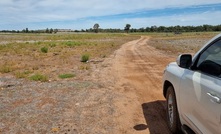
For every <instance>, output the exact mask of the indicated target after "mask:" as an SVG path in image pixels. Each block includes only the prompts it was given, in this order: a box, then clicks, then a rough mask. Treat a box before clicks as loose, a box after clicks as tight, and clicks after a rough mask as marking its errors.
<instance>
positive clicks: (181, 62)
mask: <svg viewBox="0 0 221 134" xmlns="http://www.w3.org/2000/svg"><path fill="white" fill-rule="evenodd" d="M176 63H177V65H178V66H179V67H182V68H189V67H190V66H191V64H192V55H191V54H181V55H179V56H178V58H177V60H176Z"/></svg>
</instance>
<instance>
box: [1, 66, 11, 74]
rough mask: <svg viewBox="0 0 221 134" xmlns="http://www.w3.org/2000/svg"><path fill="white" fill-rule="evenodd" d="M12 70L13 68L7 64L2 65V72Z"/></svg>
mask: <svg viewBox="0 0 221 134" xmlns="http://www.w3.org/2000/svg"><path fill="white" fill-rule="evenodd" d="M11 71H12V68H11V67H9V66H6V65H3V66H2V67H0V72H1V73H9V72H11Z"/></svg>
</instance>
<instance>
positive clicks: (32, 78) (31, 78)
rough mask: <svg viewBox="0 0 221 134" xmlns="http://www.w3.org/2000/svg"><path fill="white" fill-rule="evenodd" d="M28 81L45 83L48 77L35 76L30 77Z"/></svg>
mask: <svg viewBox="0 0 221 134" xmlns="http://www.w3.org/2000/svg"><path fill="white" fill-rule="evenodd" d="M30 80H33V81H41V82H46V81H48V77H47V76H45V75H42V74H35V75H32V76H31V77H30Z"/></svg>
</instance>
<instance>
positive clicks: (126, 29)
mask: <svg viewBox="0 0 221 134" xmlns="http://www.w3.org/2000/svg"><path fill="white" fill-rule="evenodd" d="M130 27H131V25H130V24H126V26H125V28H124V31H126V32H127V33H128V32H129V30H130Z"/></svg>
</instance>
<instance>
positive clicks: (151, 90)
mask: <svg viewBox="0 0 221 134" xmlns="http://www.w3.org/2000/svg"><path fill="white" fill-rule="evenodd" d="M148 39H149V37H141V38H140V39H139V40H135V41H131V42H128V43H126V44H124V45H123V46H122V47H121V48H120V49H119V50H117V51H116V52H115V54H114V56H113V57H111V59H110V60H109V62H108V63H109V64H112V65H111V66H110V67H109V68H108V69H106V70H105V74H106V79H105V81H106V82H108V80H107V79H108V78H110V79H111V80H109V82H110V81H113V80H114V82H112V83H111V84H114V86H113V88H114V89H113V90H114V91H116V92H119V93H120V94H121V95H122V96H121V97H119V98H118V99H117V100H115V106H116V108H117V110H116V111H117V112H116V115H115V122H116V124H118V125H117V127H116V128H117V129H116V133H127V134H128V133H133V134H134V133H139V134H140V133H145V134H147V133H150V134H162V133H164V134H166V133H169V131H168V128H167V125H166V117H165V99H164V97H163V95H162V82H161V81H162V74H163V70H164V68H165V66H166V65H167V64H168V63H169V62H171V61H174V57H172V56H168V55H165V54H163V53H162V52H159V51H158V50H156V49H155V48H153V47H151V46H149V45H148ZM107 75H108V76H109V77H108V76H107ZM111 76H113V78H111ZM111 84H110V86H111Z"/></svg>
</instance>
